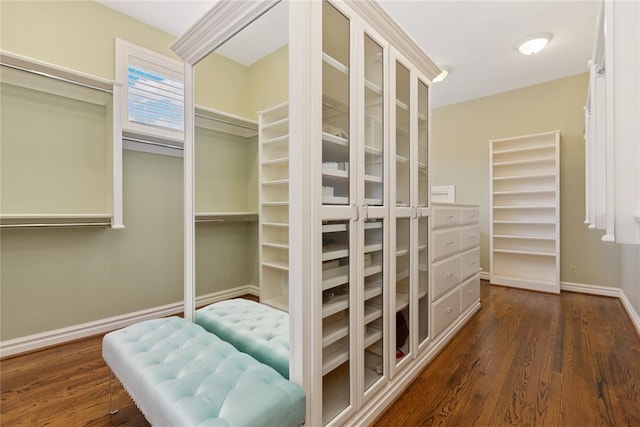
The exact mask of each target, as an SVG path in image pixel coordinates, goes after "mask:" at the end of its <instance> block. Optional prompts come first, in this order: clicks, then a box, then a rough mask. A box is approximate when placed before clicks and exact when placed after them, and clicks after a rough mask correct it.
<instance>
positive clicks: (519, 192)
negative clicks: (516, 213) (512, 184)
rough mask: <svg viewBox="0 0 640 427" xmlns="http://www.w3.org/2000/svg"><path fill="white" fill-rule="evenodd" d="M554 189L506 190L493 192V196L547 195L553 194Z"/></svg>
mask: <svg viewBox="0 0 640 427" xmlns="http://www.w3.org/2000/svg"><path fill="white" fill-rule="evenodd" d="M555 191H556V190H555V189H553V188H552V189H548V190H547V189H542V190H508V191H494V192H493V194H495V195H496V196H499V195H516V196H517V195H528V194H549V193H555Z"/></svg>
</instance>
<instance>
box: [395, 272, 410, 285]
mask: <svg viewBox="0 0 640 427" xmlns="http://www.w3.org/2000/svg"><path fill="white" fill-rule="evenodd" d="M408 277H409V270H405V271H400V272H397V273H396V282H398V281H400V280H404V279H407V278H408Z"/></svg>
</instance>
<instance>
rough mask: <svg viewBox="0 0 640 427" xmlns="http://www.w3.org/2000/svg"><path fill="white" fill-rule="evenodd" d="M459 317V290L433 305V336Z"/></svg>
mask: <svg viewBox="0 0 640 427" xmlns="http://www.w3.org/2000/svg"><path fill="white" fill-rule="evenodd" d="M459 315H460V290H459V289H458V290H456V291H455V292H452V293H451V295H448V296H447V297H445V298H443V299H442V300H441V301H438V302H437V303H436V304H434V305H433V336H434V337H437V336H438V334H439V333H440V332H442V330H443V329H444V328H446V327H447V326H449V325H450V324H451V322H453V321H454V320H456V318H457V317H458V316H459Z"/></svg>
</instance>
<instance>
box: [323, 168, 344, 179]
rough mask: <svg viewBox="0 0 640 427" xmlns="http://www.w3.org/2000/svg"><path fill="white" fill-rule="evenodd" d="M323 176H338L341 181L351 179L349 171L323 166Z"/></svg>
mask: <svg viewBox="0 0 640 427" xmlns="http://www.w3.org/2000/svg"><path fill="white" fill-rule="evenodd" d="M322 176H323V177H331V178H338V179H340V181H344V180H346V179H349V171H343V170H340V169H330V168H322Z"/></svg>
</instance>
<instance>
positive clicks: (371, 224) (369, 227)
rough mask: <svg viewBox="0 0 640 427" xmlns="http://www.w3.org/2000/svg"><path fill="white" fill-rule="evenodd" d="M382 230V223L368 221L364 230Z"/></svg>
mask: <svg viewBox="0 0 640 427" xmlns="http://www.w3.org/2000/svg"><path fill="white" fill-rule="evenodd" d="M379 228H382V222H381V221H367V222H365V223H364V229H365V230H375V229H379Z"/></svg>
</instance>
